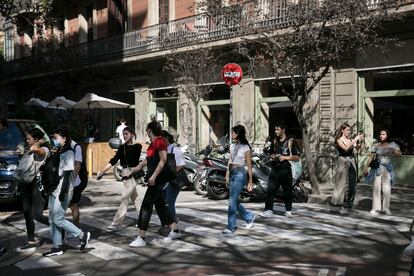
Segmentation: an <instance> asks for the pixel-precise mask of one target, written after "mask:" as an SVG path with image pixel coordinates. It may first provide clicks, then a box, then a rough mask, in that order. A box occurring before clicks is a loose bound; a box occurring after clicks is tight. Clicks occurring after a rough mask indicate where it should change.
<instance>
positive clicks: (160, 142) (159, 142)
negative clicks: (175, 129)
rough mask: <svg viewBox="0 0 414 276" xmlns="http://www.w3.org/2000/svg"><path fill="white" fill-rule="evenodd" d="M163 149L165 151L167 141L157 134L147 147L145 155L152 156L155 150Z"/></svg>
mask: <svg viewBox="0 0 414 276" xmlns="http://www.w3.org/2000/svg"><path fill="white" fill-rule="evenodd" d="M163 150H165V151H167V143H166V142H165V140H164V139H163V138H161V137H160V136H158V137H156V138H155V139H154V141H153V142H152V143H151V144H150V145H149V147H148V148H147V157H153V156H154V155H155V154H156V152H157V151H163Z"/></svg>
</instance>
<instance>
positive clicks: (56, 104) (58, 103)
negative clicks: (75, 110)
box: [48, 96, 76, 109]
mask: <svg viewBox="0 0 414 276" xmlns="http://www.w3.org/2000/svg"><path fill="white" fill-rule="evenodd" d="M75 104H76V102H74V101H71V100H69V99H66V98H65V97H64V96H58V97H56V98H54V99H53V100H52V101H51V102H50V103H49V105H48V107H50V108H56V109H58V108H72V106H73V105H75Z"/></svg>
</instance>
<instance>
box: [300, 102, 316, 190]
mask: <svg viewBox="0 0 414 276" xmlns="http://www.w3.org/2000/svg"><path fill="white" fill-rule="evenodd" d="M295 113H296V117H297V119H298V121H299V126H300V128H301V129H302V136H303V148H304V152H305V158H306V165H307V169H308V174H309V180H310V182H311V187H312V194H316V195H318V194H320V191H319V181H318V177H317V168H316V158H315V157H314V156H313V153H312V149H311V145H310V137H309V130H308V124H307V123H306V118H305V117H304V115H303V107H302V108H300V107H299V108H295Z"/></svg>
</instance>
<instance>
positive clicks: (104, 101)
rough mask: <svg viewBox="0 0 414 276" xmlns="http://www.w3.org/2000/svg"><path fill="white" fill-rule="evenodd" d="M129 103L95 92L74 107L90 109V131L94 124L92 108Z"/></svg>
mask: <svg viewBox="0 0 414 276" xmlns="http://www.w3.org/2000/svg"><path fill="white" fill-rule="evenodd" d="M128 106H129V104H127V103H123V102H120V101H115V100H112V99H109V98H105V97H101V96H98V95H96V94H94V93H87V94H86V95H85V97H83V98H82V99H80V100H79V102H77V103H76V104H75V105H73V106H72V108H75V109H88V125H87V129H88V131H89V129H90V126H91V125H92V124H93V123H92V122H91V119H90V117H91V116H90V109H91V108H92V109H93V108H100V109H106V108H127V107H128ZM89 135H90V134H89Z"/></svg>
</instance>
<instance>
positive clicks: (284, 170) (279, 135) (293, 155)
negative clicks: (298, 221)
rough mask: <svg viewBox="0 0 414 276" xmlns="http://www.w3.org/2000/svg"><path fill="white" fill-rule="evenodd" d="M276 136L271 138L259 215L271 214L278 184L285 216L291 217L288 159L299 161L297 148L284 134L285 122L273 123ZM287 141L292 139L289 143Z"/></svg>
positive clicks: (290, 168) (291, 196)
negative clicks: (263, 195) (262, 203)
mask: <svg viewBox="0 0 414 276" xmlns="http://www.w3.org/2000/svg"><path fill="white" fill-rule="evenodd" d="M275 134H276V138H275V139H273V141H272V143H271V145H270V149H269V153H270V159H271V160H272V169H271V171H270V176H269V187H268V190H267V195H266V202H265V209H264V212H263V213H261V214H259V215H260V216H261V217H265V218H269V217H272V216H273V204H274V198H275V196H276V193H277V191H278V190H279V187H280V185H282V189H283V195H284V197H283V201H284V202H285V208H286V212H285V216H286V217H288V218H291V217H292V202H293V192H292V167H291V163H290V162H289V161H295V162H297V161H299V160H300V157H299V149H298V146H297V143H296V141H295V140H291V138H289V137H288V136H287V134H286V124H285V123H284V122H279V123H278V124H276V125H275ZM289 141H292V143H291V145H289V144H290V142H289Z"/></svg>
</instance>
